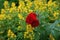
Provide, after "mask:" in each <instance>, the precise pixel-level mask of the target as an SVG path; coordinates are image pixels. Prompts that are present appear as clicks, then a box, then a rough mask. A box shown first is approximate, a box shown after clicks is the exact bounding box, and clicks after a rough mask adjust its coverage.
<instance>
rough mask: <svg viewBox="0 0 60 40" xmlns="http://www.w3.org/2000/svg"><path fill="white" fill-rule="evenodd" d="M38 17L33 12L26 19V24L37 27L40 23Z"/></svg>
mask: <svg viewBox="0 0 60 40" xmlns="http://www.w3.org/2000/svg"><path fill="white" fill-rule="evenodd" d="M36 16H37V15H36V14H35V13H34V12H31V13H30V14H29V15H28V16H27V17H26V23H28V24H31V26H32V27H36V26H38V25H39V21H38V20H37V17H36Z"/></svg>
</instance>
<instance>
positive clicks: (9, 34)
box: [7, 29, 12, 37]
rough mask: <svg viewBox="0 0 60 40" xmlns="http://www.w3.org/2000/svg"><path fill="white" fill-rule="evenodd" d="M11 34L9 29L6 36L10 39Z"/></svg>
mask: <svg viewBox="0 0 60 40" xmlns="http://www.w3.org/2000/svg"><path fill="white" fill-rule="evenodd" d="M11 33H12V31H11V29H9V30H8V34H7V35H8V37H10V36H11Z"/></svg>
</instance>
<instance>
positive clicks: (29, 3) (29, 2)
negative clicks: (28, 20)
mask: <svg viewBox="0 0 60 40" xmlns="http://www.w3.org/2000/svg"><path fill="white" fill-rule="evenodd" d="M26 5H27V8H28V9H29V8H30V7H31V6H32V2H31V1H28V2H27V4H26Z"/></svg>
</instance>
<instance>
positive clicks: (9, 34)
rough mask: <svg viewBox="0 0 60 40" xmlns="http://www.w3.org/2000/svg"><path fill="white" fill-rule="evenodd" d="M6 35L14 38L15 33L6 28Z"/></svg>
mask: <svg viewBox="0 0 60 40" xmlns="http://www.w3.org/2000/svg"><path fill="white" fill-rule="evenodd" d="M7 36H8V37H11V38H15V37H16V35H15V34H14V33H13V32H12V30H11V29H9V30H8V34H7Z"/></svg>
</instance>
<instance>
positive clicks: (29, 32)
mask: <svg viewBox="0 0 60 40" xmlns="http://www.w3.org/2000/svg"><path fill="white" fill-rule="evenodd" d="M24 38H29V39H30V40H33V39H34V33H33V28H32V27H31V25H30V24H29V25H27V26H26V32H24Z"/></svg>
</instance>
